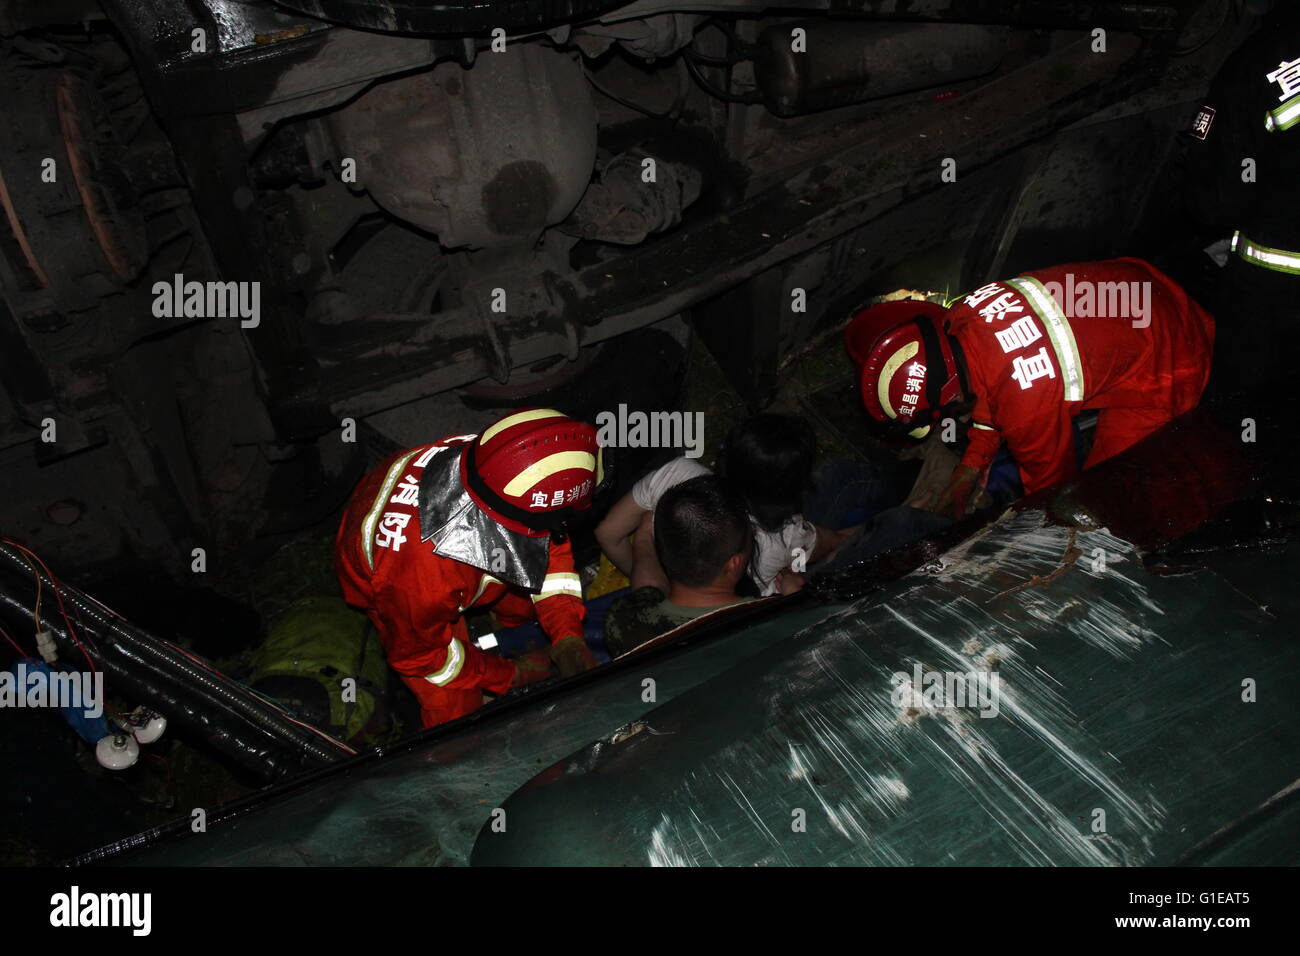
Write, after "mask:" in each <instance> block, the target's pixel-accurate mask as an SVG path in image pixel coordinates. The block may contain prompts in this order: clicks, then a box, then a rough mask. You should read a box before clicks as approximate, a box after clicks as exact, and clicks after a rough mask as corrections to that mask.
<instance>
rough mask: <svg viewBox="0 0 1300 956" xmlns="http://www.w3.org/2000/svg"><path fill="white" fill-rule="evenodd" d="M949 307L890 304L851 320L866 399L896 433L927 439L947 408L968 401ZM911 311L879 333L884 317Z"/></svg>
mask: <svg viewBox="0 0 1300 956" xmlns="http://www.w3.org/2000/svg"><path fill="white" fill-rule="evenodd" d="M900 307H902V308H900ZM945 311H946V310H945V309H944V308H943V306H940V305H937V304H935V303H933V302H910V301H908V302H889V303H883V304H881V305H877V306H872V307H871V308H869V309H866V310H864V311H863V312H860V313H859V314H858V315H856V316H854V318H853V320H852V321H851V322H850V323H849V327H848V330H847V331H846V333H845V342H846V345H847V347H848V349H849V354H850V355H852V356H853V359H854V362H855V363H856V364H857V366H858V387H859V389H860V390H861V393H862V403H863V404H864V405H865V406H866V408H867V413H868V414H869V415H871V417H872V418H873V419H875V420H876V421H877V422H879V423H880V424H882V425H886V426H889V427H890V429H891V430H892V431H896V432H902V433H906V434H908V435H910V436H911V437H913V438H924V437H925V436H926V435H927V434H929V431H930V426H931V425H933V424H934V423H935V422H936V421H937V420H938V419H939V417H940V416H942V415H943V414H944V413H945V410H947V409H949V408H951V407H953V406H955V405H956V404H957V403H959V402H961V401H962V399H963V388H962V380H961V371H960V368H959V366H958V362H957V356H956V347H955V345H954V342H953V340H952V338H951V337H950V336H949V335H948V334H947V332H945V331H944V328H943V320H942V316H943V314H944V312H945ZM905 313H906V314H907V316H908V317H907V318H906V319H905V320H903V321H900V322H898V323H897V324H895V325H893V326H892V327H890V328H888V329H886V330H884V331H880V332H878V330H879V329H880V327H881V325H882V319H883V320H885V321H892V320H894V319H897V318H899V317H900V316H901V315H903V314H905ZM872 335H874V336H875V338H874V341H873V342H872V343H871V344H870V345H867V343H866V339H867V337H869V336H872Z"/></svg>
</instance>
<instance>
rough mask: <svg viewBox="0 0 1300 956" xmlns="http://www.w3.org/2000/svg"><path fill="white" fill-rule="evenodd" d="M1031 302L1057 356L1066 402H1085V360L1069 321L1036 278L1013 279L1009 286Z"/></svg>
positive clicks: (1009, 281) (1008, 282)
mask: <svg viewBox="0 0 1300 956" xmlns="http://www.w3.org/2000/svg"><path fill="white" fill-rule="evenodd" d="M1006 284H1007V285H1009V286H1011V287H1012V288H1013V289H1015V290H1016V291H1017V292H1019V293H1020V294H1021V295H1023V296H1024V297H1025V299H1026V300H1028V302H1029V304H1030V306H1031V307H1032V308H1033V310H1034V312H1035V313H1036V314H1037V315H1038V318H1039V319H1041V320H1042V322H1043V328H1044V329H1046V330H1047V338H1048V340H1049V341H1050V342H1051V343H1052V351H1053V352H1055V353H1056V364H1057V365H1058V366H1059V367H1060V369H1061V385H1062V387H1063V388H1064V390H1065V401H1067V402H1081V401H1083V359H1082V357H1081V356H1080V355H1079V347H1078V345H1077V344H1075V341H1074V330H1073V329H1071V328H1070V320H1069V319H1067V318H1066V317H1065V313H1064V312H1062V311H1061V307H1060V306H1059V305H1057V304H1056V300H1055V299H1054V298H1052V294H1051V293H1050V292H1048V291H1047V289H1046V288H1045V287H1044V286H1043V284H1042V283H1041V282H1039V281H1038V280H1037V279H1031V278H1030V277H1029V276H1022V277H1020V278H1019V279H1010V280H1008V281H1007V283H1006Z"/></svg>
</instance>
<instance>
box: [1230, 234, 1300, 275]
mask: <svg viewBox="0 0 1300 956" xmlns="http://www.w3.org/2000/svg"><path fill="white" fill-rule="evenodd" d="M1232 248H1233V250H1234V251H1235V252H1236V253H1237V255H1239V256H1241V258H1243V259H1245V260H1246V261H1247V262H1253V263H1254V264H1255V265H1257V266H1263V267H1264V268H1265V269H1272V270H1273V271H1274V272H1285V273H1287V274H1288V275H1293V276H1296V275H1300V253H1296V252H1287V251H1286V250H1285V249H1272V248H1270V247H1269V246H1261V245H1260V244H1259V243H1257V242H1251V241H1250V240H1249V239H1247V238H1246V237H1245V236H1243V235H1242V234H1241V230H1240V229H1238V230H1237V231H1236V232H1235V233H1233V234H1232Z"/></svg>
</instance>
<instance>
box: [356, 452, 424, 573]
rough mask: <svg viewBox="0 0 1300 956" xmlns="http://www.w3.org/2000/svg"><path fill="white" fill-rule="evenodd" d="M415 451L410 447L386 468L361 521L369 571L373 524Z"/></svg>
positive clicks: (372, 565) (372, 547) (373, 541)
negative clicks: (376, 493)
mask: <svg viewBox="0 0 1300 956" xmlns="http://www.w3.org/2000/svg"><path fill="white" fill-rule="evenodd" d="M417 451H419V449H418V448H415V449H412V450H411V451H409V452H407V453H406V454H405V455H403V456H402V457H401V458H399V459H397V461H395V462H393V464H392V466H391V467H390V468H389V469H388V474H386V475H385V476H384V484H383V487H382V488H380V489H379V494H378V495H377V496H376V497H375V503H374V504H372V505H371V506H370V511H369V512H368V513H367V514H366V518H365V520H364V521H362V522H361V550H362V552H363V553H364V554H365V556H366V566H367V567H369V568H370V570H371V571H373V570H374V569H375V525H376V524H378V523H379V516H380V515H381V514H383V513H384V506H385V505H386V504H388V496H389V495H391V494H392V493H393V486H394V485H396V484H397V480H398V479H399V478H401V477H402V472H403V471H405V470H406V463H407V462H409V461H410V460H411V459H412V458H413V457H415V453H416V452H417Z"/></svg>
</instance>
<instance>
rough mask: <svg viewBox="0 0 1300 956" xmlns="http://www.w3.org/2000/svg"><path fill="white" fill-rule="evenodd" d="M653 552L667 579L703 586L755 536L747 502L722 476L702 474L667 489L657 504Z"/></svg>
mask: <svg viewBox="0 0 1300 956" xmlns="http://www.w3.org/2000/svg"><path fill="white" fill-rule="evenodd" d="M654 528H655V553H656V554H658V555H659V564H660V566H662V567H663V569H664V574H666V575H668V580H670V581H673V582H676V583H678V584H683V585H685V586H686V587H692V588H702V587H706V586H708V585H710V584H712V583H713V582H714V581H716V580H717V579H718V576H719V575H721V574H722V569H723V568H724V567H725V566H726V563H727V561H728V560H729V559H730V558H731V557H732V556H733V555H736V554H740V553H742V552H743V553H745V554H746V555H748V554H749V549H750V546H751V545H752V544H753V540H752V538H751V534H750V528H749V516H748V515H747V514H746V513H745V505H744V503H743V502H742V501H741V499H740V497H739V496H738V495H736V493H735V492H733V491H731V490H730V489H729V488H728V487H727V486H726V485H725V484H723V483H722V481H721V480H720V479H719V478H716V477H715V476H713V475H700V476H699V477H698V478H692V479H690V480H689V481H684V482H682V483H681V484H680V485H674V486H673V487H672V488H669V489H668V490H667V491H665V492H664V493H663V495H662V497H660V499H659V504H658V505H657V506H656V507H655V524H654Z"/></svg>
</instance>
